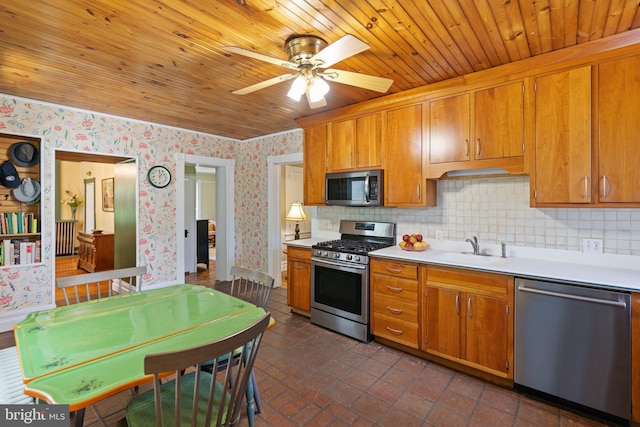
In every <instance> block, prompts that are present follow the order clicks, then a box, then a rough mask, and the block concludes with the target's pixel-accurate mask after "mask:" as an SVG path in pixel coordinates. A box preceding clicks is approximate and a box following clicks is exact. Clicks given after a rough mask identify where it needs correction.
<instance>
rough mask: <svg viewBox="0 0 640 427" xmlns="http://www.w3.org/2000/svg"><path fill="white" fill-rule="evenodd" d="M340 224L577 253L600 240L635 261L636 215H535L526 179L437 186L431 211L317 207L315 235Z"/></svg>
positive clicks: (639, 249) (638, 248) (639, 219)
mask: <svg viewBox="0 0 640 427" xmlns="http://www.w3.org/2000/svg"><path fill="white" fill-rule="evenodd" d="M341 219H355V220H371V221H392V222H395V223H397V225H398V229H397V232H398V235H402V234H404V233H418V232H419V233H422V234H423V235H424V236H425V237H426V238H427V239H435V233H436V231H441V232H442V236H443V239H444V240H453V241H464V239H466V238H468V237H471V236H472V235H476V236H478V239H479V240H480V241H481V242H485V243H498V242H506V243H507V244H508V245H515V246H525V247H535V248H545V249H563V250H572V251H580V250H582V240H583V239H602V240H603V245H604V252H605V253H610V254H621V255H640V209H586V208H558V209H555V208H554V209H537V208H531V207H529V177H528V176H514V177H499V178H481V179H478V178H475V179H456V180H442V181H438V201H437V206H436V207H434V208H384V207H382V208H348V207H333V206H332V207H318V208H317V209H316V218H314V221H315V220H317V221H318V222H317V223H316V227H317V230H318V231H319V232H338V225H339V223H340V220H341Z"/></svg>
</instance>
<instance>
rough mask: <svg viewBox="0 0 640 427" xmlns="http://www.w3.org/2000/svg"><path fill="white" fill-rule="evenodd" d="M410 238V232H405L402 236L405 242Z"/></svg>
mask: <svg viewBox="0 0 640 427" xmlns="http://www.w3.org/2000/svg"><path fill="white" fill-rule="evenodd" d="M410 238H411V236H409V235H408V234H405V235H404V236H402V240H404V241H405V242H408V241H409V239H410Z"/></svg>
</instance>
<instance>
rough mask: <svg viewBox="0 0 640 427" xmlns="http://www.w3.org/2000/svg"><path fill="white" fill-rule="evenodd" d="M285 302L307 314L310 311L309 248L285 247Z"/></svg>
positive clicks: (292, 308) (293, 308)
mask: <svg viewBox="0 0 640 427" xmlns="http://www.w3.org/2000/svg"><path fill="white" fill-rule="evenodd" d="M287 304H288V305H289V306H290V307H291V310H292V311H294V312H296V313H299V314H303V315H306V316H309V314H310V311H311V249H308V248H298V247H295V246H289V247H287Z"/></svg>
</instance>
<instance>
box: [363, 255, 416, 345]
mask: <svg viewBox="0 0 640 427" xmlns="http://www.w3.org/2000/svg"><path fill="white" fill-rule="evenodd" d="M423 269H424V267H423V266H420V265H418V264H415V263H406V262H396V261H388V260H380V259H376V258H372V259H371V261H370V280H371V285H370V288H371V331H372V334H373V335H375V336H377V337H383V338H387V339H389V340H392V341H394V342H397V343H399V344H402V345H405V346H408V347H411V348H415V349H418V348H419V347H420V312H419V308H418V289H419V283H420V277H421V276H422V272H423Z"/></svg>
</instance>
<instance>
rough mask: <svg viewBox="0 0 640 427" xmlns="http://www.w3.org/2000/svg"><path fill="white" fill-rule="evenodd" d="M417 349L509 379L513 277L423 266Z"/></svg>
mask: <svg viewBox="0 0 640 427" xmlns="http://www.w3.org/2000/svg"><path fill="white" fill-rule="evenodd" d="M426 270H427V272H426V283H425V292H424V293H423V296H422V298H423V303H422V310H423V313H424V319H425V320H424V334H425V337H424V341H423V343H422V344H423V346H422V349H423V350H424V351H426V352H427V353H432V354H434V355H437V356H439V357H442V358H445V359H450V360H453V361H455V362H458V363H461V364H464V365H467V366H469V367H472V368H475V369H478V370H481V371H485V372H487V373H490V374H492V375H496V376H498V377H501V378H508V379H513V325H514V323H513V322H514V318H513V277H512V276H506V275H502V274H493V273H485V272H479V271H470V270H464V269H457V268H450V267H439V266H432V265H429V266H427V269H426Z"/></svg>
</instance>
